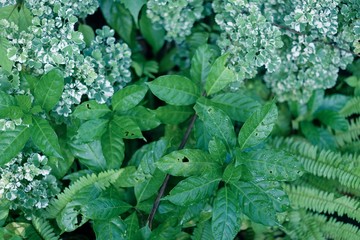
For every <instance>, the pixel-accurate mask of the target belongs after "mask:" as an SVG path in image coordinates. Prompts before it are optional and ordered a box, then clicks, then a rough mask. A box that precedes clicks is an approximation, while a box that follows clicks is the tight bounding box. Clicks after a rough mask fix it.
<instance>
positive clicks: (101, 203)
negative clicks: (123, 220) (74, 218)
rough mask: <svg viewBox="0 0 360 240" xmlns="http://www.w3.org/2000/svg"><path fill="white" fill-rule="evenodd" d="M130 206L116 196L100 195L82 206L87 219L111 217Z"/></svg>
mask: <svg viewBox="0 0 360 240" xmlns="http://www.w3.org/2000/svg"><path fill="white" fill-rule="evenodd" d="M130 208H131V205H130V204H128V203H126V202H124V201H121V200H120V199H117V198H105V197H100V198H97V199H95V200H93V201H91V202H90V203H89V204H87V205H86V206H85V208H84V215H85V216H86V217H87V218H89V219H94V220H96V219H99V220H105V219H111V218H113V217H116V216H119V215H120V214H122V213H124V212H126V211H127V210H129V209H130Z"/></svg>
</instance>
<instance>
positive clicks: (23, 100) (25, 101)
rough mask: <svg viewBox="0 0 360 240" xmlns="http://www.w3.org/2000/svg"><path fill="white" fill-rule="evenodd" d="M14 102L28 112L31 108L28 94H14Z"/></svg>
mask: <svg viewBox="0 0 360 240" xmlns="http://www.w3.org/2000/svg"><path fill="white" fill-rule="evenodd" d="M15 99H16V104H17V105H18V106H19V107H20V108H21V110H23V111H25V112H28V111H29V110H30V108H31V104H32V101H31V97H30V96H29V95H16V96H15Z"/></svg>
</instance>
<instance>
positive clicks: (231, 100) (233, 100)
mask: <svg viewBox="0 0 360 240" xmlns="http://www.w3.org/2000/svg"><path fill="white" fill-rule="evenodd" d="M210 104H211V105H214V106H215V107H217V108H219V109H221V110H223V111H224V112H225V113H226V114H227V115H228V116H229V117H230V118H231V119H233V120H235V121H239V122H245V121H246V119H248V118H249V117H250V116H251V114H252V113H253V112H254V111H255V110H257V109H259V108H260V107H261V104H260V103H259V102H258V101H256V100H254V99H253V98H251V97H249V96H247V95H245V94H243V93H242V92H236V93H231V92H228V93H220V94H218V95H215V96H214V97H213V98H211V101H210Z"/></svg>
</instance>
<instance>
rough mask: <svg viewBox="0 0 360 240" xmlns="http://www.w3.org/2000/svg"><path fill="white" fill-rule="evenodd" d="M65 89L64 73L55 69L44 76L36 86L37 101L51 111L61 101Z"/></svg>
mask: <svg viewBox="0 0 360 240" xmlns="http://www.w3.org/2000/svg"><path fill="white" fill-rule="evenodd" d="M63 89H64V76H63V73H62V72H61V71H60V70H59V69H57V68H54V69H52V70H50V71H49V72H48V73H46V74H45V75H43V76H42V77H41V78H40V80H39V82H38V83H37V85H36V86H35V91H34V97H35V101H36V102H37V103H38V104H40V106H41V107H42V108H43V109H44V110H46V111H50V110H51V109H53V107H55V105H56V104H57V103H58V101H59V100H60V97H61V94H62V92H63Z"/></svg>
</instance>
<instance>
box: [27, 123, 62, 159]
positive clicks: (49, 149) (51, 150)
mask: <svg viewBox="0 0 360 240" xmlns="http://www.w3.org/2000/svg"><path fill="white" fill-rule="evenodd" d="M31 139H32V141H33V143H34V144H35V145H36V146H37V147H38V148H39V149H40V150H41V151H42V152H43V153H45V154H46V155H48V156H53V157H57V158H61V159H63V157H62V155H61V150H60V145H59V139H58V137H57V135H56V133H55V131H54V129H52V127H51V126H50V124H49V122H48V121H47V120H45V119H43V118H40V117H35V116H34V117H33V127H32V132H31Z"/></svg>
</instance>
